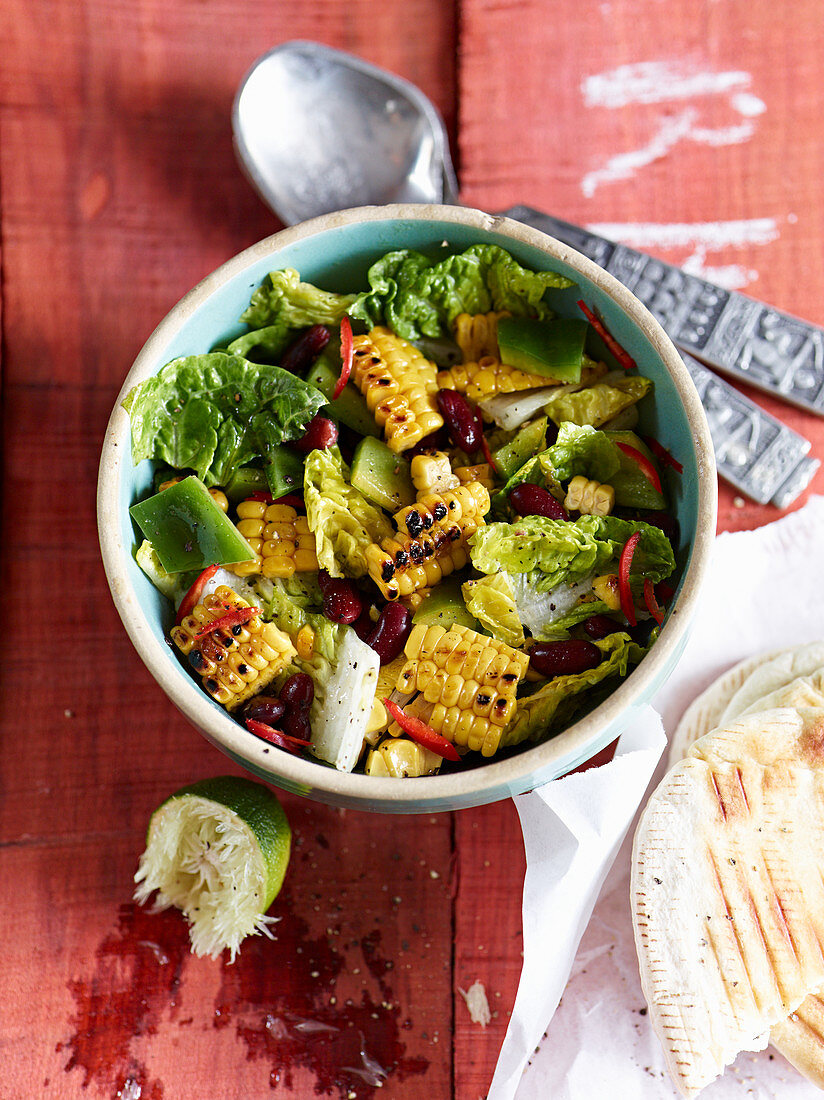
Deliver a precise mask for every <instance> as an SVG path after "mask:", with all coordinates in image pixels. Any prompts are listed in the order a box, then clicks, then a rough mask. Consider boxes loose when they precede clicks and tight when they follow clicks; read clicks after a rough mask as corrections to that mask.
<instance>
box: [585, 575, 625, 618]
mask: <svg viewBox="0 0 824 1100" xmlns="http://www.w3.org/2000/svg"><path fill="white" fill-rule="evenodd" d="M592 591H593V592H594V593H595V595H596V596H597V597H598V599H599V600H603V601H604V603H605V604H606V605H607V607H608V608H609V609H610V611H620V610H621V592H620V589H619V587H618V574H617V573H604V575H603V576H601V577H595V579H594V580H593V582H592Z"/></svg>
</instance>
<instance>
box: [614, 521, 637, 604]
mask: <svg viewBox="0 0 824 1100" xmlns="http://www.w3.org/2000/svg"><path fill="white" fill-rule="evenodd" d="M640 541H641V532H640V531H636V532H635V534H634V535H630V536H629V538H628V539H627V541H626V542H625V543H624V549H623V550H622V551H621V557H620V558H619V559H618V593H619V595H620V597H621V610H622V611H623V613H624V614H625V615H626V617H627V622H628V623H629V625H630V626H635V624H636V623H637V621H638V620H637V619H636V618H635V605H634V604H633V602H632V589H631V588H630V586H629V569H630V566H631V565H632V556H633V554H634V553H635V548H636V546H637V545H638V543H639V542H640Z"/></svg>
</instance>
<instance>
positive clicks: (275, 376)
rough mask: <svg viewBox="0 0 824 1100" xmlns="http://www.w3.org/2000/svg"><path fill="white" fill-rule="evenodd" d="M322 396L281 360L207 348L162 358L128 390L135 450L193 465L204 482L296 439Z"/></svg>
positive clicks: (224, 477)
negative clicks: (273, 362) (269, 362)
mask: <svg viewBox="0 0 824 1100" xmlns="http://www.w3.org/2000/svg"><path fill="white" fill-rule="evenodd" d="M325 404H326V398H325V397H324V396H323V394H322V393H321V392H320V390H317V389H315V387H314V386H310V385H308V384H307V383H306V382H303V381H302V380H301V379H300V378H296V377H295V376H294V375H293V374H289V372H288V371H284V370H281V369H280V368H279V367H272V366H263V365H260V364H257V363H249V362H248V361H247V360H246V359H241V358H240V356H237V355H229V354H227V353H225V352H211V353H210V354H208V355H191V356H186V357H185V358H182V359H174V360H172V362H171V363H167V364H166V366H165V367H163V369H162V370H161V371H159V373H158V374H156V375H154V377H152V378H147V379H146V381H145V382H141V383H140V385H138V386H135V387H134V389H132V390H130V392H129V393H128V394H127V395H126V398H125V400H124V401H123V408H124V409H125V410H126V412H128V413H129V417H130V419H131V429H132V458H133V460H134V462H135V464H137V463H138V462H140V461H142V460H143V459H144V458H150V459H156V460H157V461H160V462H166V463H168V465H169V466H173V467H174V468H175V469H191V470H194V471H195V473H196V474H197V476H198V477H199V478H200V479H201V481H203V482H204V484H206V485H208V486H212V485H225V484H226V482H227V481H228V480H229V479H230V477H231V476H232V474H233V473H234V471H235V470H236V469H237V468H238V467H239V466H243V465H245V464H246V463H248V462H251V461H252V460H253V459H256V458H260V457H265V456H266V455H267V454H268V453H269V450H270V448H271V447H272V446H274V445H276V444H278V443H284V442H287V441H288V440H290V439H296V438H297V437H298V436H300V435H302V434H303V431H304V429H305V427H306V425H307V424H308V422H309V421H310V420H311V419H312V417H313V416H314V415H315V413H317V412H318V411H319V410H320V409H321V408H322V407H323V405H325Z"/></svg>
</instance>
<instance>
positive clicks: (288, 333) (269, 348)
mask: <svg viewBox="0 0 824 1100" xmlns="http://www.w3.org/2000/svg"><path fill="white" fill-rule="evenodd" d="M293 332H294V329H292V328H290V327H289V325H287V324H279V325H266V326H265V327H264V328H256V329H252V331H251V332H245V333H244V334H243V335H242V336H238V338H237V339H236V340H232V342H231V344H229V346H228V347H227V349H226V350H227V351H228V352H230V353H231V354H232V355H239V356H241V358H242V359H250V360H251V359H252V355H251V354H250V353H254V360H255V362H260V361H261V360H263V361H265V362H267V363H277V361H278V359H279V358H280V356H281V354H282V353H283V352H284V351H285V350H286V348H287V347H288V346H289V342H290V341H291V339H292V334H293Z"/></svg>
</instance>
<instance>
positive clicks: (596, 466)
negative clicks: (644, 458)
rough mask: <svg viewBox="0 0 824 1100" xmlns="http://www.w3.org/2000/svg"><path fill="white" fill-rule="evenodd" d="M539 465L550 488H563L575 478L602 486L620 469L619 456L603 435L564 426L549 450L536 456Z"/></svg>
mask: <svg viewBox="0 0 824 1100" xmlns="http://www.w3.org/2000/svg"><path fill="white" fill-rule="evenodd" d="M538 463H539V465H540V467H541V470H542V472H543V474H544V477H545V478H546V480H547V481H548V482H549V483H551V484H561V483H564V484H565V483H566V482H568V481H569V480H570V479H571V478H573V477H575V476H576V475H578V474H583V475H584V476H585V477H589V478H594V480H595V481H602V482H603V481H609V479H610V478H611V477H612V476H613V474H616V473H617V472H618V470H619V469H620V467H621V452H620V451H619V450H618V448H617V447H616V446H615V444H614V443H613V442H612V440H611V439H610V438H609V437H608V436H607V435H605V434H604V432H599V431H598V430H597V429H596V428H591V427H588V426H579V425H577V424H569V423H564V424H561V426H560V427H559V428H558V438H557V439H556V441H555V442H554V443H553V444H552V446H551V447H548V448H547V449H546V450H545V451H542V452H541V453H540V454H539V455H538Z"/></svg>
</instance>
